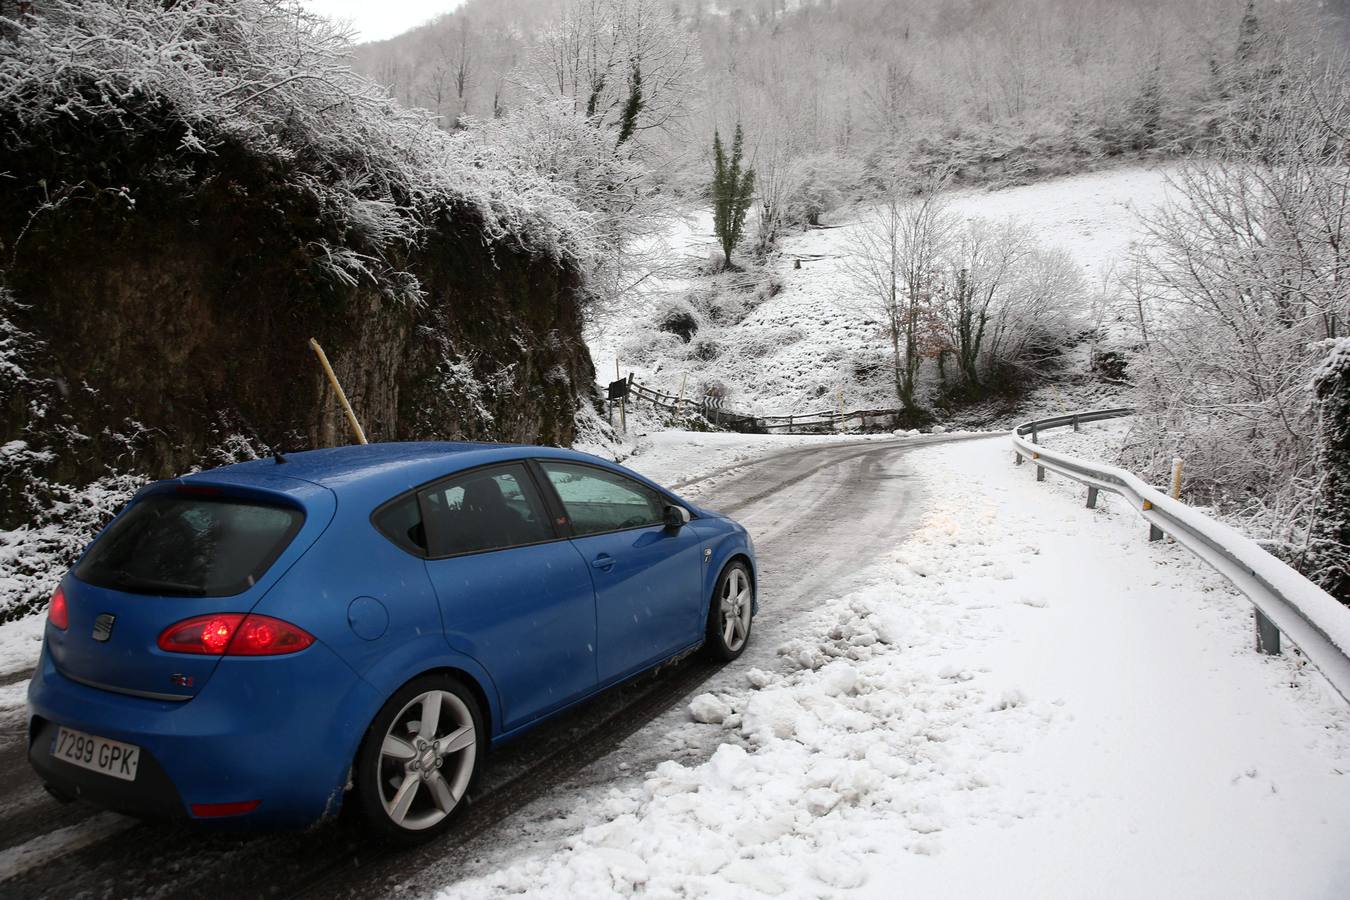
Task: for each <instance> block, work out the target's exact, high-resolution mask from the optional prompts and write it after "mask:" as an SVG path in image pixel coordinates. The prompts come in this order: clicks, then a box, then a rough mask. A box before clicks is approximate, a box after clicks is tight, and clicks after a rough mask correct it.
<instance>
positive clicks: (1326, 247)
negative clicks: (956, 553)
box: [1135, 66, 1350, 547]
mask: <svg viewBox="0 0 1350 900" xmlns="http://www.w3.org/2000/svg"><path fill="white" fill-rule="evenodd" d="M1225 133H1226V134H1227V135H1228V139H1227V141H1226V143H1225V144H1224V146H1223V147H1222V148H1219V149H1218V150H1216V151H1215V152H1213V153H1211V154H1210V155H1208V156H1206V157H1203V158H1198V159H1195V160H1193V161H1192V162H1190V163H1189V164H1187V165H1186V166H1185V167H1184V168H1183V169H1182V170H1181V171H1180V172H1179V173H1178V174H1177V176H1176V177H1175V178H1174V187H1175V192H1176V194H1177V199H1176V200H1175V201H1174V202H1172V203H1170V204H1169V205H1167V206H1165V207H1163V208H1162V209H1161V210H1160V211H1159V212H1158V213H1156V214H1155V215H1153V216H1152V217H1151V218H1150V219H1149V220H1148V227H1149V231H1150V234H1151V242H1150V245H1149V246H1148V247H1146V248H1145V249H1144V252H1143V253H1142V254H1141V255H1140V258H1139V260H1138V271H1137V278H1138V282H1139V283H1138V286H1137V287H1138V291H1137V293H1138V295H1139V296H1140V297H1141V298H1142V299H1143V300H1144V301H1145V302H1147V303H1148V304H1149V312H1148V317H1149V320H1150V321H1149V332H1148V352H1147V354H1146V355H1145V356H1144V358H1143V359H1142V360H1141V361H1140V362H1139V363H1138V364H1137V365H1136V366H1135V370H1136V376H1137V380H1138V382H1139V384H1140V388H1141V391H1142V400H1143V403H1142V412H1143V415H1144V417H1145V421H1146V422H1147V423H1148V426H1149V428H1150V429H1152V430H1154V431H1155V432H1156V433H1157V434H1158V435H1159V438H1160V440H1159V445H1158V446H1157V448H1156V450H1157V453H1156V457H1155V458H1154V462H1155V466H1154V468H1155V470H1156V471H1158V472H1159V474H1160V473H1161V470H1162V468H1163V467H1164V466H1165V465H1166V462H1165V460H1166V459H1170V458H1171V457H1172V456H1176V455H1179V456H1183V457H1185V458H1186V462H1187V471H1188V472H1189V473H1191V474H1192V484H1193V485H1195V486H1196V487H1197V488H1198V489H1208V490H1209V491H1210V492H1211V493H1212V495H1213V496H1214V497H1215V498H1216V499H1217V500H1220V501H1227V503H1228V504H1230V505H1234V506H1240V507H1243V508H1245V509H1246V510H1247V511H1249V512H1251V513H1254V514H1260V515H1261V516H1262V518H1263V519H1264V521H1265V523H1266V524H1270V525H1274V526H1276V527H1277V528H1278V529H1279V533H1278V536H1279V537H1280V539H1282V540H1283V541H1285V542H1286V544H1287V545H1288V546H1290V547H1296V546H1298V545H1301V544H1302V543H1303V536H1304V535H1306V532H1307V526H1308V523H1309V521H1310V516H1311V504H1312V497H1313V495H1314V490H1313V485H1314V484H1315V483H1316V481H1317V479H1318V478H1319V477H1320V473H1319V471H1318V466H1317V464H1316V461H1315V451H1314V445H1313V440H1312V436H1313V434H1314V433H1315V429H1314V421H1313V415H1312V410H1311V407H1310V404H1309V396H1308V391H1307V385H1308V382H1309V379H1310V377H1311V374H1312V372H1313V370H1314V368H1315V367H1316V366H1317V365H1318V363H1320V361H1321V357H1322V353H1323V351H1322V350H1320V349H1319V348H1320V347H1321V346H1322V344H1321V342H1323V341H1325V340H1328V339H1332V338H1337V337H1341V336H1344V334H1345V331H1346V327H1347V322H1348V321H1350V287H1347V278H1346V276H1347V272H1348V271H1350V269H1348V268H1347V267H1350V246H1347V240H1350V169H1347V162H1350V143H1348V141H1350V93H1347V90H1346V81H1345V79H1344V77H1343V73H1341V72H1339V71H1334V72H1327V71H1324V70H1320V69H1317V68H1314V67H1311V66H1310V67H1308V68H1305V69H1303V70H1301V71H1299V72H1297V73H1275V74H1274V75H1272V76H1271V77H1270V78H1268V79H1267V80H1266V81H1265V82H1264V83H1263V85H1262V87H1261V88H1260V90H1258V91H1256V92H1255V94H1254V95H1253V99H1251V100H1250V101H1249V102H1247V103H1245V104H1243V105H1242V107H1241V108H1240V109H1235V111H1234V114H1233V118H1232V120H1231V121H1229V122H1227V123H1226V124H1225ZM1339 514H1342V515H1344V514H1346V511H1344V510H1342V511H1340V513H1339Z"/></svg>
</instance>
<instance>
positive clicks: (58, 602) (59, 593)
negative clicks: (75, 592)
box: [47, 587, 70, 631]
mask: <svg viewBox="0 0 1350 900" xmlns="http://www.w3.org/2000/svg"><path fill="white" fill-rule="evenodd" d="M47 621H48V622H51V623H52V624H53V625H55V626H56V627H57V628H59V629H61V630H62V631H65V630H66V629H67V628H69V627H70V610H69V609H67V608H66V592H65V591H63V590H61V589H60V588H59V587H58V588H57V589H56V593H55V594H52V602H51V603H49V604H48V605H47Z"/></svg>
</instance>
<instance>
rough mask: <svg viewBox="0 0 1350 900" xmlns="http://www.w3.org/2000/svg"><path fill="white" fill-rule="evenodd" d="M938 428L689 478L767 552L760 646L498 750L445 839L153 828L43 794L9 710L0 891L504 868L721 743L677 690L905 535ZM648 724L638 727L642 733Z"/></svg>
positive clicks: (253, 890)
mask: <svg viewBox="0 0 1350 900" xmlns="http://www.w3.org/2000/svg"><path fill="white" fill-rule="evenodd" d="M966 439H969V438H968V437H966V436H931V437H921V438H907V439H897V440H885V441H865V442H858V443H835V444H828V445H822V446H811V447H804V448H798V449H793V450H788V451H784V452H781V453H778V454H774V455H772V456H768V457H762V458H760V459H757V460H754V461H751V462H747V463H744V464H740V465H737V466H735V467H731V468H728V469H724V470H720V471H718V472H714V473H712V474H710V475H707V476H704V477H702V478H700V479H697V480H696V481H692V482H686V483H684V484H682V485H677V486H676V488H677V489H678V490H680V491H681V492H682V493H684V494H686V495H687V496H689V497H690V498H691V499H694V500H696V501H698V502H701V503H704V504H705V505H708V506H711V507H713V508H716V509H719V510H722V511H724V512H726V513H729V514H731V515H734V516H735V517H736V518H737V519H739V520H740V521H741V522H742V523H743V524H744V525H745V526H746V527H747V528H748V529H749V530H750V532H751V534H752V535H753V536H754V539H755V546H756V551H757V555H758V557H759V564H760V613H759V615H758V617H757V618H756V619H755V631H754V635H753V637H752V640H751V645H750V647H749V648H748V649H747V651H746V653H745V655H744V656H742V658H741V659H740V660H738V661H737V662H736V663H735V664H733V666H732V667H730V669H729V670H728V671H727V672H725V673H721V674H719V669H720V668H721V667H720V666H719V665H714V664H712V663H709V662H706V661H704V660H703V659H702V658H701V657H699V656H694V657H691V658H689V659H687V660H685V661H683V662H681V663H679V664H677V665H675V666H672V667H668V668H667V669H666V670H665V671H662V672H659V673H657V674H656V675H647V676H643V677H640V678H638V679H635V680H634V681H633V682H631V683H629V684H627V685H625V686H623V687H621V688H619V689H617V690H615V691H611V692H609V693H608V694H606V695H605V696H603V697H601V698H598V699H597V700H594V701H591V702H589V703H587V704H584V705H583V706H582V707H580V708H578V709H576V710H574V711H572V712H569V713H568V714H566V715H564V716H562V717H560V718H559V719H558V720H555V721H554V722H551V723H549V724H547V725H544V726H542V727H540V728H539V729H536V730H535V731H534V732H532V733H531V734H530V736H529V737H527V738H526V739H523V740H521V741H518V742H516V743H514V744H512V745H509V746H507V747H505V748H502V750H500V751H499V752H497V753H496V754H495V755H494V757H493V758H492V760H491V761H490V763H489V766H488V768H487V769H486V770H485V771H484V773H483V776H482V777H481V778H480V781H479V784H478V786H477V788H476V789H475V791H474V796H473V798H472V800H473V803H472V806H471V807H470V808H469V809H467V810H466V811H465V814H464V815H463V816H462V817H461V818H460V820H459V823H458V827H457V828H456V829H455V830H454V831H453V832H452V833H450V834H448V835H446V836H444V837H443V838H441V839H439V840H437V841H434V842H433V843H431V844H429V845H427V846H423V847H419V848H415V849H412V850H401V851H400V850H391V849H387V848H382V847H378V846H372V845H371V844H369V843H368V842H366V841H364V840H363V839H362V837H361V835H360V833H359V831H358V830H357V829H356V828H354V827H353V826H352V825H351V824H350V823H347V822H345V821H340V822H338V823H336V824H333V825H329V826H325V827H323V828H319V829H316V830H314V831H312V832H307V833H303V834H286V835H248V836H228V835H227V836H221V835H204V834H198V833H194V832H192V831H191V830H188V829H185V828H183V827H178V826H171V825H160V824H145V823H140V822H137V821H135V820H131V819H126V818H122V817H120V816H115V815H111V814H106V813H99V812H98V811H96V810H94V809H91V808H89V807H86V806H83V805H80V804H69V805H62V804H60V803H57V802H56V801H54V800H52V799H51V798H49V797H47V796H46V794H45V793H44V792H43V790H42V787H41V785H40V784H39V783H38V781H37V780H36V778H35V776H34V775H33V773H32V771H31V770H30V769H29V767H28V764H27V761H26V760H25V758H24V735H23V729H24V723H23V720H22V716H21V713H20V714H18V715H12V716H11V717H10V718H8V719H5V720H0V773H3V776H4V777H3V779H0V810H3V815H2V816H0V895H3V896H4V897H6V898H15V900H17V898H28V897H35V898H36V897H64V898H79V897H90V898H101V897H143V898H155V897H192V898H194V900H207V898H214V897H221V898H243V897H269V898H278V897H318V898H327V897H366V896H382V895H384V894H386V893H389V892H392V891H395V890H398V891H400V892H401V893H402V892H409V895H418V894H422V893H427V892H430V891H432V890H434V889H435V888H436V887H438V886H441V885H445V884H448V883H450V882H453V881H455V880H456V879H458V878H462V877H467V876H471V875H473V874H477V873H479V872H483V871H487V870H490V869H492V868H495V867H496V866H498V865H500V864H501V862H502V861H504V859H506V858H508V857H509V855H511V854H514V853H519V852H521V850H522V849H527V848H529V847H530V846H534V845H539V846H546V845H547V844H548V843H550V842H552V841H555V840H557V839H558V838H559V837H560V836H561V835H563V834H565V833H566V832H567V824H566V821H565V817H566V815H567V813H568V812H569V810H570V809H571V808H573V807H574V806H575V805H576V804H577V803H579V802H585V801H586V800H587V799H588V797H589V796H590V793H588V792H593V791H601V790H604V788H605V787H606V786H607V785H609V784H612V783H614V782H616V781H620V780H623V779H628V778H636V777H640V776H641V774H642V773H643V772H645V771H647V770H648V769H650V768H651V767H652V766H654V765H655V764H656V763H658V762H660V761H661V760H663V759H669V758H679V759H681V760H682V761H686V762H687V761H690V760H692V759H696V758H698V757H700V756H702V755H705V754H706V753H709V752H711V750H712V749H713V748H710V747H700V746H696V745H690V744H688V743H687V742H685V741H683V740H681V739H680V738H679V725H680V723H681V722H682V721H684V716H685V715H686V714H685V712H684V710H683V706H682V704H680V701H681V700H684V699H686V698H688V697H690V696H691V695H693V694H694V693H696V692H699V691H701V690H706V689H708V688H715V687H716V686H717V684H718V680H719V679H721V678H730V677H733V675H734V674H735V673H737V672H739V671H740V670H741V669H743V668H744V667H747V666H751V665H756V666H759V667H761V668H771V667H773V666H774V665H775V659H776V653H775V650H776V648H777V647H778V645H779V644H781V643H782V642H783V641H784V640H785V639H787V638H788V637H790V636H791V635H792V634H793V630H794V628H795V627H796V625H797V624H798V623H799V622H800V620H801V618H802V616H803V614H805V613H809V612H810V611H811V610H812V609H813V608H814V607H815V605H816V599H817V598H818V597H819V596H821V594H822V593H825V592H828V593H829V594H831V595H833V594H836V593H838V592H840V591H842V590H846V589H847V587H848V584H849V582H850V581H851V580H852V579H853V578H854V576H855V573H856V572H857V570H858V569H860V568H861V565H862V563H863V561H865V560H868V559H870V558H872V557H874V556H875V555H877V554H878V553H881V552H884V551H885V550H887V549H889V548H892V547H894V546H895V545H896V544H897V543H898V542H899V541H900V539H901V538H902V537H903V536H904V534H905V533H906V532H907V531H908V530H909V529H910V528H911V527H912V526H913V524H914V523H915V522H916V521H917V516H918V513H919V512H920V511H921V506H922V498H923V487H924V486H923V485H920V484H918V483H917V482H916V479H915V478H914V477H913V474H912V472H911V470H910V467H909V465H908V463H907V459H906V456H907V454H908V453H909V452H910V451H912V450H913V449H915V448H916V447H922V446H928V445H931V444H935V443H944V442H948V441H953V440H966ZM639 730H641V734H638V732H639Z"/></svg>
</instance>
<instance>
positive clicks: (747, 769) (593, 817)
mask: <svg viewBox="0 0 1350 900" xmlns="http://www.w3.org/2000/svg"><path fill="white" fill-rule="evenodd" d="M901 467H902V468H904V469H905V470H906V472H905V475H906V476H908V477H909V478H910V479H911V480H913V481H916V482H919V483H921V484H923V485H925V489H926V493H927V495H928V498H929V502H928V504H927V508H926V511H925V513H924V515H923V517H922V520H921V522H919V523H918V525H917V527H915V528H913V529H909V528H906V529H905V530H904V531H902V532H892V533H891V535H890V538H891V539H890V542H889V546H888V547H886V548H885V549H884V550H882V551H881V552H878V553H873V552H871V548H865V549H864V548H862V547H860V550H863V552H859V553H858V554H857V555H856V556H855V557H854V561H855V565H856V568H857V570H858V577H857V578H855V579H853V580H852V581H851V582H849V583H844V584H837V585H835V587H837V588H838V589H837V590H832V591H826V592H822V593H820V594H819V595H818V597H819V601H820V607H819V609H818V610H816V611H815V612H813V613H810V614H808V615H803V616H796V617H793V619H792V622H793V629H792V631H793V634H786V633H783V631H782V630H778V631H777V632H776V633H771V629H764V630H762V631H761V633H760V634H759V635H758V639H759V643H758V644H757V653H756V655H755V656H754V658H752V659H749V660H747V664H746V665H737V666H733V667H730V668H728V669H726V670H724V671H723V672H722V673H720V674H719V675H718V676H717V677H716V678H714V679H713V680H712V682H710V685H709V686H710V687H711V688H712V690H711V691H710V692H708V693H707V694H705V695H702V696H700V697H699V698H697V699H696V700H695V701H694V702H693V703H692V704H690V706H689V708H688V712H686V713H685V714H684V715H683V716H681V715H678V714H672V715H669V716H667V717H665V718H664V719H662V720H659V721H657V722H656V723H654V724H653V726H651V727H650V728H649V729H647V730H646V731H645V732H644V733H643V734H641V735H639V736H637V737H635V738H634V739H633V741H630V743H632V744H638V745H640V746H642V747H645V748H648V749H647V751H646V752H643V753H640V755H641V756H642V757H643V758H644V759H646V760H649V761H650V760H653V759H654V758H655V757H657V756H660V755H662V753H652V752H651V749H650V748H661V750H662V752H664V753H665V754H666V755H669V756H671V757H672V758H675V759H679V758H680V753H679V752H678V751H680V750H682V749H683V750H685V751H686V752H685V754H684V755H685V757H692V760H689V759H687V760H686V761H685V762H684V763H679V762H665V763H661V764H659V765H655V766H653V767H651V768H650V769H649V770H648V771H647V772H646V773H645V775H644V777H643V778H642V779H632V778H630V779H627V780H626V781H625V780H623V779H614V778H609V779H602V778H597V779H595V782H596V783H595V784H594V786H593V787H592V788H591V789H590V790H589V791H578V792H576V793H575V794H574V795H573V796H572V797H571V798H570V800H571V802H572V804H573V812H572V813H571V814H570V815H568V816H566V817H565V818H563V819H561V824H560V825H559V824H557V823H558V822H559V820H557V819H554V820H552V822H553V823H554V824H553V825H552V826H551V827H547V828H544V829H542V830H543V831H546V832H548V833H549V835H550V839H552V841H553V843H552V845H551V846H550V841H549V840H545V839H541V838H540V837H539V836H538V835H534V836H533V838H532V841H533V843H534V845H535V846H534V847H533V848H532V849H533V850H534V851H535V855H527V856H525V857H524V858H519V856H520V854H521V852H522V849H523V848H522V847H521V846H517V847H512V848H506V849H503V850H501V851H499V852H497V853H496V854H494V856H495V857H497V858H498V859H501V860H502V864H501V866H500V867H499V868H497V869H496V870H495V871H492V872H489V873H487V874H486V875H482V876H480V877H478V878H475V879H472V880H469V881H467V882H460V883H456V884H451V885H447V887H446V889H445V890H444V892H443V893H442V895H441V896H442V897H445V898H454V897H489V896H500V895H502V894H514V893H524V894H528V895H530V896H546V897H555V896H556V897H566V896H588V897H603V896H610V895H624V894H629V893H632V892H644V893H647V894H650V895H652V896H713V897H739V896H762V895H765V894H768V895H779V894H781V895H786V896H800V897H819V896H837V895H839V894H840V893H843V892H845V891H847V890H850V889H853V890H856V892H857V894H858V895H859V896H868V897H872V896H874V897H894V896H897V895H899V894H902V893H903V894H905V895H912V896H916V897H987V896H999V897H1077V896H1093V897H1122V898H1128V897H1158V896H1168V897H1216V898H1220V897H1221V898H1231V897H1269V898H1305V897H1306V898H1322V897H1325V898H1332V897H1344V896H1347V895H1350V839H1348V838H1347V835H1348V834H1350V712H1347V709H1346V708H1345V706H1344V704H1343V702H1341V701H1340V699H1339V698H1338V697H1337V696H1336V695H1335V694H1334V693H1333V692H1332V691H1331V690H1330V689H1329V688H1328V687H1327V686H1326V685H1325V684H1324V683H1323V682H1321V680H1320V678H1319V677H1318V676H1317V675H1316V674H1315V673H1312V672H1309V671H1307V670H1305V669H1303V668H1302V667H1301V666H1300V665H1299V662H1298V660H1297V658H1294V657H1286V658H1278V659H1270V658H1266V657H1261V656H1258V655H1257V654H1255V653H1252V652H1251V650H1250V643H1251V639H1252V635H1251V624H1250V610H1249V607H1248V605H1247V603H1246V602H1245V600H1243V599H1242V598H1241V597H1239V596H1237V595H1235V594H1234V593H1233V592H1232V591H1231V590H1230V589H1228V588H1227V587H1226V585H1225V584H1224V583H1223V582H1222V581H1221V579H1219V578H1218V577H1217V576H1215V575H1213V574H1212V573H1211V572H1209V571H1208V570H1207V569H1205V568H1204V567H1203V565H1201V564H1200V563H1198V562H1196V561H1194V560H1193V559H1191V558H1190V557H1189V556H1188V555H1187V554H1186V553H1185V551H1183V550H1180V549H1178V548H1175V547H1169V546H1167V545H1165V544H1161V545H1160V544H1149V543H1147V542H1146V540H1145V534H1146V528H1145V526H1144V525H1143V524H1142V522H1141V521H1140V520H1138V519H1137V518H1136V517H1135V516H1134V515H1133V513H1132V512H1130V511H1129V510H1125V509H1122V508H1119V505H1117V508H1112V507H1111V505H1110V503H1109V502H1108V503H1107V504H1104V505H1103V508H1102V509H1100V510H1098V511H1091V510H1087V509H1085V508H1083V506H1082V497H1081V496H1080V494H1079V493H1078V492H1077V491H1076V490H1074V489H1073V487H1072V486H1070V485H1067V484H1053V483H1052V484H1047V485H1038V484H1037V483H1036V482H1035V481H1034V480H1033V478H1032V476H1031V474H1030V472H1029V470H1028V469H1026V468H1023V469H1015V468H1014V467H1013V466H1012V465H1011V459H1010V454H1009V452H1008V449H1007V446H1006V444H1005V443H1004V442H1002V441H981V442H971V443H963V444H954V445H949V446H944V447H941V448H933V449H929V450H921V451H917V452H914V453H911V454H908V455H907V456H906V457H904V462H903V463H902V464H901ZM871 474H873V475H875V474H877V473H875V472H873V473H871ZM892 474H894V473H892ZM857 512H858V514H859V517H860V519H859V522H858V525H859V528H858V532H859V533H860V534H872V531H871V528H872V526H874V525H875V524H876V523H875V522H871V521H868V520H867V519H866V518H864V517H865V516H866V515H867V512H866V511H865V510H863V509H859V510H858V511H857ZM775 561H776V562H778V563H780V564H782V563H784V562H786V561H783V560H775ZM801 563H802V565H801V566H800V567H798V568H797V572H798V574H799V576H800V577H802V578H810V575H811V573H812V571H813V565H814V563H815V561H814V560H810V559H804V560H802V561H801ZM765 602H766V603H767V604H772V603H773V596H772V594H771V593H769V592H768V591H767V590H766V596H765ZM766 638H768V640H766ZM691 717H692V718H694V719H698V720H701V721H702V722H704V723H706V724H695V723H694V722H691V721H690V719H691ZM714 746H715V747H716V748H717V749H715V750H712V751H710V750H709V748H712V747H714ZM692 747H697V748H700V751H701V752H697V753H689V752H687V749H688V748H692ZM693 760H698V761H693ZM610 774H611V775H613V774H614V773H610ZM541 811H542V810H541ZM526 846H528V844H527V845H526ZM512 857H517V858H514V859H513V858H512ZM474 868H475V869H479V868H482V866H481V865H480V866H475V867H474Z"/></svg>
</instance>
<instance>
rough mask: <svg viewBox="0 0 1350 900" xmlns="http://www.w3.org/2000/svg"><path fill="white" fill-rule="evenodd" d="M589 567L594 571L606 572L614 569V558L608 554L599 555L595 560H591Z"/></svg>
mask: <svg viewBox="0 0 1350 900" xmlns="http://www.w3.org/2000/svg"><path fill="white" fill-rule="evenodd" d="M591 567H592V568H594V569H603V570H604V571H606V572H608V571H609V570H610V569H612V568H614V557H612V556H610V555H609V554H608V553H601V554H600V555H599V556H597V557H596V558H595V559H593V560H591Z"/></svg>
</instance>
